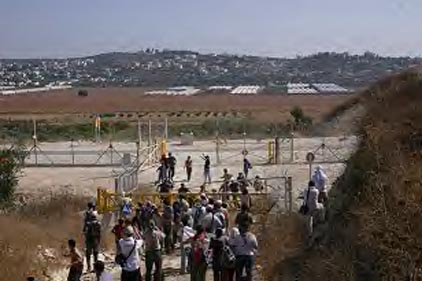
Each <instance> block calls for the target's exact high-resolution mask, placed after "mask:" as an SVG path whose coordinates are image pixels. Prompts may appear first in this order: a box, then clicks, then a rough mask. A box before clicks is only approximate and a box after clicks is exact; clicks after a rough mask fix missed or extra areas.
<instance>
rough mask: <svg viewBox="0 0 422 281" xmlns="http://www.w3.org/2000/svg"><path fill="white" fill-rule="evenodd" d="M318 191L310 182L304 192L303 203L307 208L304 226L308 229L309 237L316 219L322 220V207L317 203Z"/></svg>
mask: <svg viewBox="0 0 422 281" xmlns="http://www.w3.org/2000/svg"><path fill="white" fill-rule="evenodd" d="M318 195H319V191H318V189H317V188H316V187H315V183H314V182H313V181H310V182H309V183H308V188H307V189H306V190H305V192H304V202H305V204H306V206H308V212H307V214H306V219H307V220H306V225H307V228H308V234H309V236H312V233H313V230H314V229H313V227H314V224H315V222H316V221H317V220H318V219H322V218H321V216H322V214H323V210H324V206H323V205H322V204H321V203H319V202H318Z"/></svg>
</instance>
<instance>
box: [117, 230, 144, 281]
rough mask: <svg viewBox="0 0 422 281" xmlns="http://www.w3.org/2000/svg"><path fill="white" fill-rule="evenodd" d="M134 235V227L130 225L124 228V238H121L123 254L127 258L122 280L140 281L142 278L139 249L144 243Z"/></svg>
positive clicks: (120, 243)
mask: <svg viewBox="0 0 422 281" xmlns="http://www.w3.org/2000/svg"><path fill="white" fill-rule="evenodd" d="M133 235H134V230H133V227H132V226H128V227H126V228H125V230H124V238H123V239H120V240H119V246H120V250H121V254H122V255H123V256H124V258H125V262H124V266H123V267H122V274H121V281H139V279H140V278H141V269H140V267H141V261H140V257H139V250H140V249H141V247H142V243H140V242H137V241H136V240H135V239H134V238H133Z"/></svg>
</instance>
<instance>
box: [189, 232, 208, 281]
mask: <svg viewBox="0 0 422 281" xmlns="http://www.w3.org/2000/svg"><path fill="white" fill-rule="evenodd" d="M205 244H206V233H205V231H204V229H203V228H202V227H201V226H198V227H197V229H196V234H195V236H194V237H193V238H192V253H191V257H192V267H191V273H190V277H191V279H190V280H191V281H205V276H206V272H207V260H206V257H205V250H206V246H205Z"/></svg>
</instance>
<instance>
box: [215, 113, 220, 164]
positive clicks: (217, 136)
mask: <svg viewBox="0 0 422 281" xmlns="http://www.w3.org/2000/svg"><path fill="white" fill-rule="evenodd" d="M216 125H217V132H216V134H215V156H216V159H217V165H220V123H219V122H218V119H217V121H216Z"/></svg>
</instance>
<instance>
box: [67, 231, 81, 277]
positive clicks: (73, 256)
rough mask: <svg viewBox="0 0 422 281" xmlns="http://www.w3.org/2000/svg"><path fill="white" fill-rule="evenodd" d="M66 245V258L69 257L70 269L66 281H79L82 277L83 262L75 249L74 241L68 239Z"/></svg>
mask: <svg viewBox="0 0 422 281" xmlns="http://www.w3.org/2000/svg"><path fill="white" fill-rule="evenodd" d="M67 245H68V247H69V254H68V255H67V256H68V257H70V267H69V274H68V276H67V281H79V280H80V279H81V277H82V272H83V268H84V261H83V258H82V255H81V253H80V252H79V250H78V249H77V248H76V241H75V240H73V239H70V240H69V241H67Z"/></svg>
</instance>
